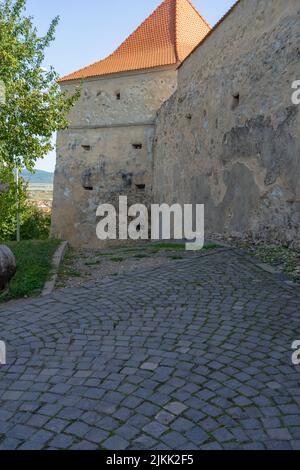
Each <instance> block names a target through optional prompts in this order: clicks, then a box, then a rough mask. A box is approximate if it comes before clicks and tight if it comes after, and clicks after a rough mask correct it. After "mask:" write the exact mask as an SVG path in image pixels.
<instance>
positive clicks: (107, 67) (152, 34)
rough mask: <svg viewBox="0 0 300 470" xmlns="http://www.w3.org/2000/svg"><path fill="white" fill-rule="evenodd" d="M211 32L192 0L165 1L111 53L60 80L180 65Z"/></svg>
mask: <svg viewBox="0 0 300 470" xmlns="http://www.w3.org/2000/svg"><path fill="white" fill-rule="evenodd" d="M210 29H211V28H210V26H209V25H208V23H207V22H206V21H205V20H204V19H203V18H202V16H201V14H200V13H199V12H198V10H197V9H196V7H195V6H194V5H193V4H192V2H191V1H190V0H163V1H162V2H161V3H160V4H159V5H158V6H157V7H156V8H155V10H154V11H153V12H152V13H151V14H150V15H149V16H148V17H147V18H145V19H144V21H142V23H141V24H140V25H139V26H137V28H136V29H135V30H134V31H133V32H132V33H131V34H130V35H129V36H127V38H125V40H124V41H123V42H122V43H121V44H120V45H119V47H118V48H117V49H115V50H114V51H113V52H112V53H111V54H109V55H108V56H106V57H104V58H102V59H100V60H98V61H96V62H94V63H93V64H90V65H87V66H86V67H82V68H81V69H79V70H77V71H75V72H73V73H70V74H68V75H65V76H64V77H62V78H61V79H60V80H59V81H61V82H63V81H69V80H77V79H83V78H88V77H96V76H102V75H108V74H112V73H121V72H125V71H134V70H143V69H148V68H153V67H158V66H166V65H176V66H178V65H179V64H180V63H181V62H182V60H184V58H185V57H186V56H187V55H188V52H189V51H190V49H191V48H192V47H193V46H194V45H196V44H198V43H199V42H200V41H201V40H202V39H203V37H204V36H205V35H206V34H207V33H208V31H210Z"/></svg>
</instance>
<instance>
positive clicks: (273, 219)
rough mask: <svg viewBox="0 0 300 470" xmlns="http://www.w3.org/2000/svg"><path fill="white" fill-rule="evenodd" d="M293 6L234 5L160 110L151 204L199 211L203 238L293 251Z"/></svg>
mask: <svg viewBox="0 0 300 470" xmlns="http://www.w3.org/2000/svg"><path fill="white" fill-rule="evenodd" d="M299 42H300V4H299V1H297V0H268V1H265V0H251V1H247V0H242V1H240V2H238V3H237V4H236V5H235V7H234V8H233V9H232V11H231V12H230V14H229V15H228V16H227V17H226V18H225V19H224V20H223V21H222V22H221V23H220V24H219V25H218V26H217V27H216V28H215V30H214V31H213V32H212V33H211V34H209V35H208V36H207V37H206V39H205V40H204V41H203V42H202V44H200V46H199V47H198V48H197V49H196V50H195V51H194V52H193V53H192V54H191V55H190V56H189V57H188V58H187V59H186V60H185V62H184V63H183V64H182V65H181V67H180V68H179V70H178V89H177V91H176V93H174V95H173V96H172V97H171V99H170V100H168V101H167V102H166V103H165V104H164V105H163V106H162V108H161V110H160V112H159V116H158V119H157V122H156V136H155V148H154V201H155V202H159V203H162V202H164V203H170V204H171V203H176V202H179V203H194V204H196V203H198V204H205V207H206V231H207V232H212V233H223V234H227V235H228V234H233V235H237V236H245V235H249V236H250V237H253V238H259V239H262V240H265V241H267V242H273V241H276V240H277V241H279V242H281V243H288V244H293V245H294V246H298V247H299V246H300V238H299V237H300V230H299V228H300V138H299V135H300V133H299V131H300V106H296V105H295V104H293V103H292V99H291V97H292V93H293V90H292V83H293V82H294V81H295V80H297V79H298V80H299V78H300V69H299V60H300V50H299Z"/></svg>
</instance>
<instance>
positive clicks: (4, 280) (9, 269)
mask: <svg viewBox="0 0 300 470" xmlns="http://www.w3.org/2000/svg"><path fill="white" fill-rule="evenodd" d="M16 270H17V266H16V259H15V257H14V255H13V254H12V252H11V250H10V249H9V248H8V247H7V246H5V245H0V292H1V291H3V290H4V289H5V288H6V287H7V285H8V283H9V281H10V280H11V279H12V278H13V277H14V275H15V273H16Z"/></svg>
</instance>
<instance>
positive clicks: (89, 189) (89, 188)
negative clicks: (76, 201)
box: [83, 186, 94, 191]
mask: <svg viewBox="0 0 300 470" xmlns="http://www.w3.org/2000/svg"><path fill="white" fill-rule="evenodd" d="M83 189H85V190H86V191H93V190H94V188H93V186H84V187H83Z"/></svg>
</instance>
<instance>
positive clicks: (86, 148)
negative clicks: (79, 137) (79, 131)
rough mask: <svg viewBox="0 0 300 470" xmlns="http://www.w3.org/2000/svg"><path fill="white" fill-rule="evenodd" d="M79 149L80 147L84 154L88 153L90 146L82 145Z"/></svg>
mask: <svg viewBox="0 0 300 470" xmlns="http://www.w3.org/2000/svg"><path fill="white" fill-rule="evenodd" d="M81 147H82V148H83V150H85V151H86V152H90V150H91V146H90V145H82V146H81Z"/></svg>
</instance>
